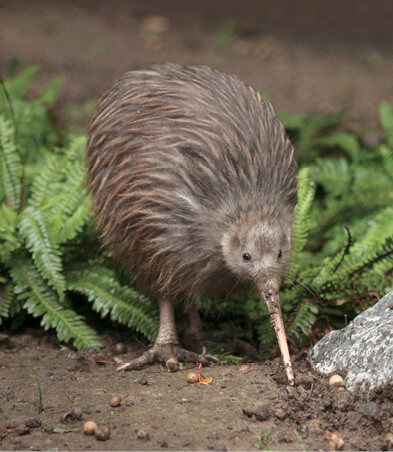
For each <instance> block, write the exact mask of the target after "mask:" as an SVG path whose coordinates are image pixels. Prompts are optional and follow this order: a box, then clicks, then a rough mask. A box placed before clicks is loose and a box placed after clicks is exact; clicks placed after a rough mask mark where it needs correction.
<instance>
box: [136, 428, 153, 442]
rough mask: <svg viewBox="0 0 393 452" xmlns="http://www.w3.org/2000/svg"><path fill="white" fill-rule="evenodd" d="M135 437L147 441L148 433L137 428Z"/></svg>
mask: <svg viewBox="0 0 393 452" xmlns="http://www.w3.org/2000/svg"><path fill="white" fill-rule="evenodd" d="M136 437H137V438H138V439H140V440H141V441H147V440H148V439H150V435H149V434H148V433H147V432H145V431H144V430H138V433H137V435H136Z"/></svg>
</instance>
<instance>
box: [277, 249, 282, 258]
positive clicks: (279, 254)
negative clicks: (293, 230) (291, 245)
mask: <svg viewBox="0 0 393 452" xmlns="http://www.w3.org/2000/svg"><path fill="white" fill-rule="evenodd" d="M277 257H278V258H279V259H280V258H282V251H281V250H278V255H277Z"/></svg>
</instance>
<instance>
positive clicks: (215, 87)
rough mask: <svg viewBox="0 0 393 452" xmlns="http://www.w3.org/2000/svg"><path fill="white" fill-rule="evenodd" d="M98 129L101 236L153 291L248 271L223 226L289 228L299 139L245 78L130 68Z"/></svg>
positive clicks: (222, 288)
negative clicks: (226, 241)
mask: <svg viewBox="0 0 393 452" xmlns="http://www.w3.org/2000/svg"><path fill="white" fill-rule="evenodd" d="M88 136H89V138H88V149H87V157H86V161H87V165H88V184H89V186H90V190H91V192H92V194H93V208H94V213H95V215H96V217H97V220H98V228H99V230H100V232H101V236H102V238H103V241H104V243H105V244H107V245H110V246H111V247H112V248H113V249H114V250H115V252H116V254H117V255H118V257H119V259H120V260H121V261H122V262H123V263H124V265H125V266H126V267H127V269H128V270H130V271H131V273H132V275H133V276H134V278H135V279H136V280H137V281H138V282H139V283H141V284H142V285H143V286H144V287H145V289H146V290H149V291H151V292H152V293H154V294H164V295H169V296H171V297H181V298H183V299H187V300H195V299H197V298H198V297H200V296H201V295H203V294H218V293H226V292H230V291H231V290H232V289H233V288H234V287H235V286H236V285H238V284H239V283H241V282H242V276H241V275H239V274H237V273H236V272H234V271H233V269H231V267H230V266H229V265H228V262H227V260H226V259H225V258H224V255H223V236H224V235H225V234H226V233H229V232H230V231H231V230H234V231H236V229H237V228H240V229H242V228H243V226H244V227H245V228H249V227H250V226H251V225H253V224H259V223H261V222H264V223H265V224H268V225H270V226H269V227H271V229H272V230H273V231H276V232H274V233H277V234H280V233H281V232H280V231H282V230H285V231H290V229H291V223H292V211H293V206H294V203H295V200H296V180H295V174H296V163H295V160H294V155H293V154H294V152H293V147H292V145H291V144H290V142H289V140H288V138H287V137H286V135H285V131H284V127H283V125H282V123H281V122H280V121H279V120H278V119H277V117H276V116H275V114H274V110H273V108H272V106H271V105H270V103H268V102H266V101H264V100H262V99H261V97H260V95H259V93H258V92H256V91H254V90H253V89H252V88H249V87H247V86H246V85H244V83H242V82H241V81H240V80H238V79H237V78H236V77H233V76H231V75H227V74H223V73H220V72H218V71H214V70H212V69H210V68H208V67H206V66H194V67H181V66H178V65H174V64H166V65H161V66H154V67H152V68H151V69H149V70H138V71H132V72H128V73H126V74H124V75H123V76H121V77H120V78H119V79H118V80H117V81H116V82H115V83H114V84H113V86H112V87H111V88H110V89H109V90H108V91H107V92H106V94H105V95H104V96H103V97H102V99H101V100H100V101H99V103H98V106H97V109H96V112H95V115H94V118H93V119H92V121H91V124H90V126H89V131H88ZM234 234H236V232H234ZM231 240H232V241H234V240H235V239H231ZM288 240H289V242H290V238H289V239H288ZM289 242H288V243H287V245H288V248H289V246H290V243H289ZM228 246H229V245H228ZM286 254H287V256H286V258H285V260H284V261H283V264H280V265H277V269H276V271H277V272H282V271H283V269H284V268H285V264H286V262H287V260H288V258H289V257H288V256H289V252H288V253H286Z"/></svg>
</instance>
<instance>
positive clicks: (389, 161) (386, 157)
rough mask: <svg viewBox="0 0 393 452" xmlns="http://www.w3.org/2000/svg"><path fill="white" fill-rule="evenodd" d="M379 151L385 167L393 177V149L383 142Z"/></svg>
mask: <svg viewBox="0 0 393 452" xmlns="http://www.w3.org/2000/svg"><path fill="white" fill-rule="evenodd" d="M379 152H380V153H381V155H382V159H383V163H384V167H385V169H386V172H387V173H388V174H389V176H390V177H391V178H392V179H393V151H392V150H391V149H389V148H388V147H387V146H385V145H384V144H382V145H381V146H380V148H379Z"/></svg>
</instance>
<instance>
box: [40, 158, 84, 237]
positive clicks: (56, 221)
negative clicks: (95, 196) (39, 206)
mask: <svg viewBox="0 0 393 452" xmlns="http://www.w3.org/2000/svg"><path fill="white" fill-rule="evenodd" d="M65 181H66V183H64V184H63V190H62V193H61V194H59V195H58V196H57V197H56V199H57V200H56V204H54V205H51V208H50V210H48V208H47V205H46V206H44V207H43V210H47V211H48V213H49V215H50V216H49V218H48V219H49V221H50V222H51V224H53V225H54V226H55V228H56V229H57V230H58V231H61V229H62V227H63V225H64V224H65V222H66V221H67V219H69V218H70V217H71V216H72V215H73V214H74V213H75V211H76V210H77V208H78V207H79V206H80V204H81V202H82V200H83V199H84V198H86V197H87V190H86V187H85V186H84V183H85V169H84V168H83V166H82V165H81V164H76V165H73V167H72V168H70V169H68V171H67V172H66V175H65Z"/></svg>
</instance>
